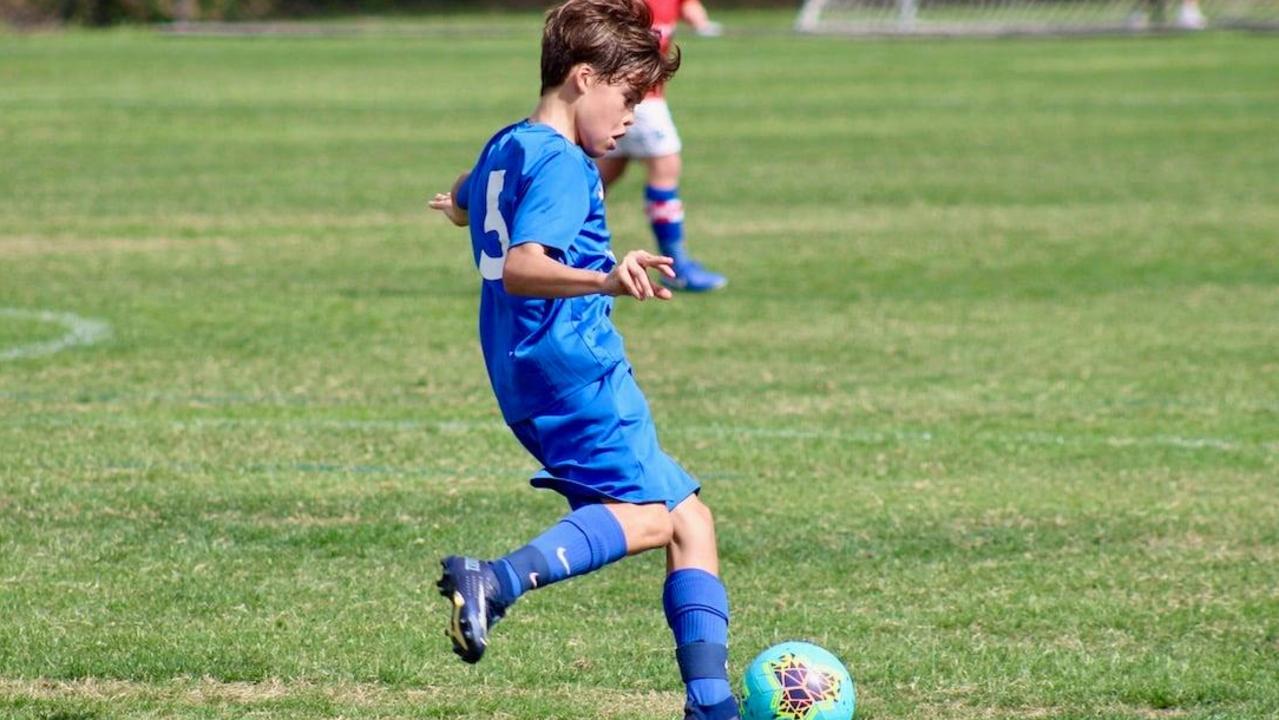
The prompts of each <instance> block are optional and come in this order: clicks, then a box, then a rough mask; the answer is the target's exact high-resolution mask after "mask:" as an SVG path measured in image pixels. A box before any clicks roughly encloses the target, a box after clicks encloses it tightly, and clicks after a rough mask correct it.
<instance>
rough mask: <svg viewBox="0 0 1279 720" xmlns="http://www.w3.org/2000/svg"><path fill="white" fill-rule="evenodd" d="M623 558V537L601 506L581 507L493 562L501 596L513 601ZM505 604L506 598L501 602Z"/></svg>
mask: <svg viewBox="0 0 1279 720" xmlns="http://www.w3.org/2000/svg"><path fill="white" fill-rule="evenodd" d="M623 557H626V535H625V533H623V532H622V526H621V525H620V524H619V523H618V522H617V518H616V517H614V516H613V513H612V512H609V510H608V508H606V507H605V506H604V505H601V504H594V505H584V506H582V507H580V508H578V509H577V510H574V511H573V512H571V513H569V514H568V515H566V516H564V518H563V519H562V520H560V521H559V522H558V523H556V524H555V525H553V526H551V527H550V528H549V529H548V530H547V531H546V532H544V533H542V534H541V535H539V536H538V537H537V538H536V539H534V540H533V541H532V542H530V543H529V544H528V545H526V546H524V547H522V548H520V549H519V550H516V551H515V552H513V553H511V554H510V555H507V556H505V557H503V558H501V559H499V560H496V561H494V563H493V564H494V565H495V566H496V567H495V568H494V571H495V572H496V573H497V576H498V580H499V584H500V585H501V586H502V591H503V594H504V595H505V594H507V593H509V594H510V595H511V597H510V600H509V602H507V604H508V605H509V604H510V603H511V602H514V601H515V599H516V598H518V597H519V596H520V595H523V594H524V593H526V592H528V591H529V590H532V589H534V588H540V587H546V586H547V585H550V584H551V583H555V582H559V581H560V580H564V579H566V578H570V577H574V576H576V575H583V574H585V573H588V572H591V571H593V570H598V569H600V568H602V567H604V566H605V565H607V564H609V563H611V562H615V561H617V560H620V559H622V558H623ZM503 599H504V600H505V598H503Z"/></svg>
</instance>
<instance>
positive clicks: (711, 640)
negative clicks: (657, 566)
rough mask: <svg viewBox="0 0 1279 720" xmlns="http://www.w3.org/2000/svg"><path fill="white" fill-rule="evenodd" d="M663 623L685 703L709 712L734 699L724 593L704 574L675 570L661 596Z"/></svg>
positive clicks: (719, 584) (717, 582)
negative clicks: (685, 695)
mask: <svg viewBox="0 0 1279 720" xmlns="http://www.w3.org/2000/svg"><path fill="white" fill-rule="evenodd" d="M662 607H663V608H664V609H665V610H666V622H667V624H669V625H670V626H671V632H672V633H673V634H674V635H675V657H676V660H678V661H679V669H680V677H681V678H683V680H684V685H685V687H686V689H687V693H688V700H689V702H690V703H693V704H695V705H698V706H701V707H710V706H712V705H716V704H717V703H722V702H724V701H725V700H727V699H729V698H730V697H732V695H733V690H732V687H731V686H730V685H729V683H728V669H727V667H726V663H727V662H728V593H727V592H725V590H724V583H722V582H720V579H719V578H718V577H715V576H714V575H712V574H711V573H708V572H706V571H705V570H698V569H696V568H689V569H685V570H676V571H675V572H673V573H671V574H670V575H668V576H667V577H666V588H665V590H664V592H663V593H662Z"/></svg>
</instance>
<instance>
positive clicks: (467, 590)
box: [436, 556, 506, 664]
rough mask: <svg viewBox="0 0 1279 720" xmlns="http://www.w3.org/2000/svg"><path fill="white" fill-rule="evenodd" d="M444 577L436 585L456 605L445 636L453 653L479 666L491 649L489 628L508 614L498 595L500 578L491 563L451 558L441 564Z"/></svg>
mask: <svg viewBox="0 0 1279 720" xmlns="http://www.w3.org/2000/svg"><path fill="white" fill-rule="evenodd" d="M440 565H442V566H443V567H444V575H443V577H441V578H440V581H439V582H438V583H436V586H438V587H439V588H440V594H441V595H443V596H444V597H445V598H447V599H448V601H449V603H450V604H451V605H452V615H451V616H450V618H449V626H448V628H447V629H446V630H445V631H444V634H445V635H448V636H449V639H450V640H452V641H453V652H455V653H457V654H458V655H459V656H460V657H461V658H462V659H463V660H465V661H466V662H468V663H471V664H475V663H477V662H479V661H480V658H482V657H484V650H485V649H487V647H488V635H489V629H490V628H492V627H493V626H494V625H496V624H497V621H498V620H501V619H502V616H503V615H505V614H506V606H505V605H503V604H502V603H500V602H498V601H497V600H496V599H495V598H496V597H497V595H498V584H497V575H495V574H493V569H492V568H491V567H490V566H489V564H488V563H486V562H484V561H482V560H476V559H475V558H468V557H457V556H450V557H446V558H444V559H443V560H441V561H440Z"/></svg>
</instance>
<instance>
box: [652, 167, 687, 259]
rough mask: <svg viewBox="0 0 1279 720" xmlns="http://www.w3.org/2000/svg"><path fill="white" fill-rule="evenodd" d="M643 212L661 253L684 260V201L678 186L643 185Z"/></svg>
mask: <svg viewBox="0 0 1279 720" xmlns="http://www.w3.org/2000/svg"><path fill="white" fill-rule="evenodd" d="M644 214H646V215H647V216H648V222H649V225H650V226H651V227H652V228H653V236H654V237H656V238H657V247H658V248H660V249H661V251H662V254H663V255H669V256H670V257H673V258H675V260H677V261H682V260H684V252H685V251H684V203H683V202H681V201H680V199H679V188H678V187H673V188H656V187H653V186H652V185H646V186H645V187H644Z"/></svg>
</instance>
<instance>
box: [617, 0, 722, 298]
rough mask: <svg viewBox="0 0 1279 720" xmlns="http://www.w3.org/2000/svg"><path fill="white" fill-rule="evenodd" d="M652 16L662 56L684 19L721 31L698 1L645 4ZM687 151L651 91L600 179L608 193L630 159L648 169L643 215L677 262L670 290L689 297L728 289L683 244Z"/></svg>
mask: <svg viewBox="0 0 1279 720" xmlns="http://www.w3.org/2000/svg"><path fill="white" fill-rule="evenodd" d="M645 2H646V3H647V4H648V7H649V9H650V10H651V11H652V13H653V29H654V30H657V31H658V32H659V33H660V34H661V38H662V50H663V52H665V51H666V49H667V48H668V47H669V46H670V44H671V36H672V35H673V34H674V33H675V26H676V24H677V23H678V22H679V20H680V19H681V18H683V19H684V20H685V21H687V22H688V23H689V24H691V25H692V26H693V28H694V29H695V30H696V31H698V32H699V33H701V34H705V35H718V34H719V32H720V27H719V25H718V24H717V23H713V22H711V20H710V18H709V17H708V16H707V14H706V8H705V7H704V6H703V5H702V3H701V2H700V0H645ZM682 149H683V145H682V143H681V142H680V138H679V133H678V132H677V131H676V130H675V122H674V120H672V119H671V111H670V109H669V108H668V107H667V105H666V97H665V91H664V87H663V85H658V86H657V87H655V88H653V89H652V90H650V91H649V93H648V95H647V96H646V97H645V98H644V102H642V103H640V105H639V106H638V107H636V108H635V124H634V125H633V126H632V127H631V129H630V131H629V132H627V134H626V137H624V138H622V139H621V141H620V142H619V143H618V146H617V149H615V150H613V151H612V152H610V153H609V154H608V155H607V156H605V157H604V158H602V159H600V160H598V161H597V162H598V163H599V167H600V175H601V176H603V178H604V185H605V186H606V187H607V186H609V185H611V184H612V183H613V182H615V181H616V180H617V179H618V178H619V177H621V176H622V173H623V172H625V171H626V165H627V163H628V162H629V161H630V160H631V159H636V160H639V161H641V162H643V163H644V169H645V172H646V173H647V182H646V184H645V187H644V211H645V214H646V215H647V216H648V221H649V224H650V225H651V226H652V228H653V235H654V236H655V237H656V238H657V246H658V247H659V248H660V249H661V251H662V254H663V255H666V256H669V257H672V258H675V277H674V278H663V280H662V282H663V283H665V284H666V286H667V287H670V288H673V289H676V290H688V291H691V292H706V291H710V290H718V289H719V288H722V287H724V286H725V285H727V284H728V279H727V278H725V277H724V276H723V275H720V274H718V273H715V272H711V271H710V270H708V269H706V268H705V267H703V266H702V264H701V263H699V262H698V261H697V260H695V259H693V257H692V255H690V254H689V252H688V250H687V248H686V247H685V243H684V203H683V202H682V201H681V200H680V195H679V179H680V173H681V171H682V169H683V168H682V160H681V158H680V151H681V150H682Z"/></svg>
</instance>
